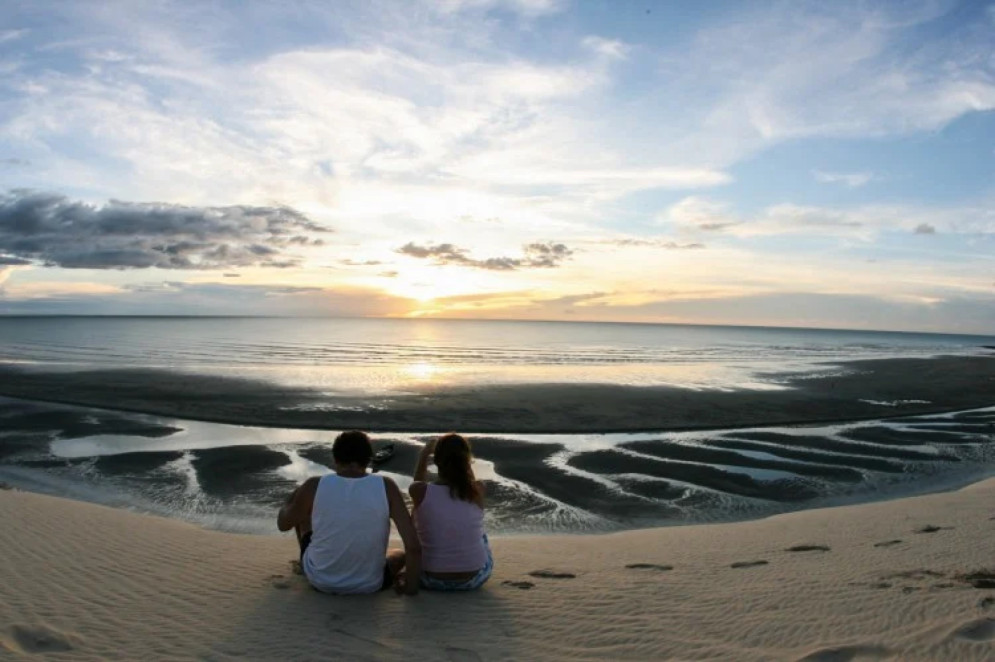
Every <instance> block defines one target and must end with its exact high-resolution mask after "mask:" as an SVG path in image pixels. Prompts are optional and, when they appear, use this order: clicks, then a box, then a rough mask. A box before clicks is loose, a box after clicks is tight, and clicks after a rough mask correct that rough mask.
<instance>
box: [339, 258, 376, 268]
mask: <svg viewBox="0 0 995 662" xmlns="http://www.w3.org/2000/svg"><path fill="white" fill-rule="evenodd" d="M339 264H344V265H345V266H347V267H375V266H378V265H381V264H383V262H381V261H380V260H352V259H349V258H346V259H344V260H339Z"/></svg>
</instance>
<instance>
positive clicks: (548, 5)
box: [431, 0, 566, 16]
mask: <svg viewBox="0 0 995 662" xmlns="http://www.w3.org/2000/svg"><path fill="white" fill-rule="evenodd" d="M565 4H566V3H565V2H564V0H436V1H435V2H432V3H431V6H432V7H434V8H436V9H438V10H441V11H442V12H444V13H449V12H459V11H467V10H481V9H482V10H491V9H496V8H500V9H506V10H509V11H513V12H517V13H520V14H523V15H525V16H542V15H544V14H553V13H556V12H559V11H561V10H562V9H563V7H564V5H565Z"/></svg>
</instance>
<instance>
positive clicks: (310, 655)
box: [0, 480, 995, 661]
mask: <svg viewBox="0 0 995 662" xmlns="http://www.w3.org/2000/svg"><path fill="white" fill-rule="evenodd" d="M993 498H995V480H988V481H985V482H982V483H978V484H975V485H972V486H970V487H967V488H965V489H962V490H959V491H955V492H949V493H941V494H933V495H928V496H923V497H913V498H907V499H901V500H895V501H889V502H883V503H875V504H863V505H858V506H848V507H841V508H833V509H823V510H810V511H805V512H801V513H792V514H786V515H779V516H776V517H772V518H768V519H762V520H756V521H751V522H740V523H729V524H715V525H696V526H686V527H668V528H661V529H651V530H643V531H629V532H623V533H615V534H608V535H598V536H594V535H589V536H538V537H536V536H524V537H499V538H497V539H495V540H493V548H494V553H495V557H496V569H495V572H494V575H493V576H492V578H491V580H490V581H489V582H488V583H487V584H486V585H485V586H484V587H483V588H482V589H481V590H480V591H478V592H475V593H470V594H459V595H454V594H433V593H429V592H424V591H423V592H422V593H420V594H419V595H418V596H416V597H400V596H397V595H395V594H393V593H380V594H376V595H369V596H362V597H337V596H330V595H324V594H320V593H318V592H316V591H313V590H311V589H310V588H308V586H307V585H306V583H305V581H304V580H303V578H301V577H299V576H297V575H294V574H293V573H292V572H291V567H290V561H291V560H292V559H293V558H294V556H295V554H296V543H295V542H294V541H293V539H292V538H291V537H289V536H284V537H265V536H246V535H236V534H229V533H221V532H216V531H206V530H203V529H201V528H198V527H195V526H191V525H189V524H185V523H182V522H177V521H174V520H167V519H160V518H155V517H150V516H146V515H138V514H134V513H130V512H126V511H123V510H118V509H110V508H106V507H101V506H96V505H92V504H85V503H77V502H72V501H66V500H62V499H58V498H53V497H49V496H43V495H36V494H29V493H24V492H19V491H14V490H7V491H2V492H0V517H2V519H3V522H4V527H3V528H2V530H0V556H2V557H3V558H4V560H5V562H4V563H3V564H2V566H0V585H2V586H3V587H4V588H3V595H4V599H3V600H2V601H0V621H2V623H3V629H2V630H0V656H2V657H3V658H5V659H36V658H37V659H40V658H44V659H53V660H55V659H65V660H102V659H120V660H130V659H139V658H145V659H178V660H186V659H211V660H229V659H230V660H242V659H253V660H256V659H258V660H272V659H300V660H309V659H314V660H318V659H328V658H330V657H332V658H335V659H354V660H393V659H396V660H401V659H410V658H411V657H417V658H419V659H425V660H506V659H539V658H542V659H572V660H603V659H632V660H651V659H668V660H669V659H673V660H692V659H693V660H708V659H711V660H730V659H735V660H823V661H828V660H878V659H890V660H989V659H991V658H992V656H993V655H995V644H993V641H995V590H992V586H993V585H995V584H993V583H992V573H993V572H995V567H993V566H992V559H991V535H992V530H993V527H995V520H993V518H995V510H993V509H992V503H993ZM792 550H794V551H792ZM975 585H977V586H978V587H986V588H976V587H975Z"/></svg>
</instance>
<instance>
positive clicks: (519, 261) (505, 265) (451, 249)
mask: <svg viewBox="0 0 995 662" xmlns="http://www.w3.org/2000/svg"><path fill="white" fill-rule="evenodd" d="M397 252H398V253H400V254H401V255H407V256H409V257H414V258H419V259H430V260H432V262H433V263H435V264H438V265H458V266H462V267H473V268H475V269H486V270H490V271H513V270H516V269H542V268H552V267H557V266H559V265H560V263H561V262H563V261H564V260H567V259H569V258H570V256H571V255H573V251H572V250H571V249H569V248H568V247H567V246H566V245H565V244H560V243H556V242H534V243H531V244H526V245H524V246H523V247H522V256H521V257H489V258H483V259H476V258H473V257H470V255H469V253H468V251H467V250H466V249H465V248H460V247H458V246H455V245H453V244H449V243H445V244H427V245H418V244H415V243H414V242H408V243H407V244H405V245H404V246H401V247H400V248H398V249H397Z"/></svg>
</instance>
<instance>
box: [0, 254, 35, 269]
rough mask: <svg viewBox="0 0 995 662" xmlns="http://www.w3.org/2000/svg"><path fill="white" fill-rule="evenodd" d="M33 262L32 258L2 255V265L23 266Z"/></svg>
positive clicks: (0, 265)
mask: <svg viewBox="0 0 995 662" xmlns="http://www.w3.org/2000/svg"><path fill="white" fill-rule="evenodd" d="M29 264H31V260H25V259H24V258H20V257H11V256H7V255H0V267H23V266H27V265H29Z"/></svg>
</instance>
